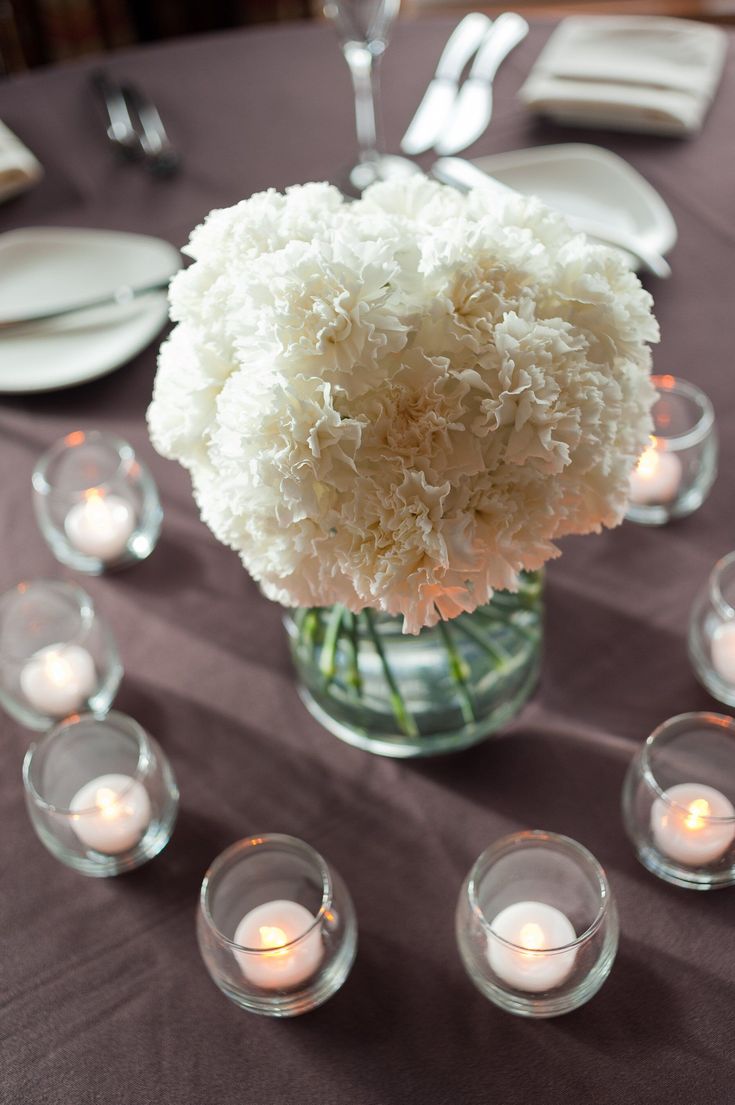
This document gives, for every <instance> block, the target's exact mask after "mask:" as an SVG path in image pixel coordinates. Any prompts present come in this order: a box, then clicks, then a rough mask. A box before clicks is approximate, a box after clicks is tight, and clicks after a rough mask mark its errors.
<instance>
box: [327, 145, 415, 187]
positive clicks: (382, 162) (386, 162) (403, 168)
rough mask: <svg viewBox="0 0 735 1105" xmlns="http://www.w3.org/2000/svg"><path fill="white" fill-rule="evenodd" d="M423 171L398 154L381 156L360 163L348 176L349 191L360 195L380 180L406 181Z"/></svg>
mask: <svg viewBox="0 0 735 1105" xmlns="http://www.w3.org/2000/svg"><path fill="white" fill-rule="evenodd" d="M420 172H421V169H420V168H419V166H418V165H417V164H416V163H415V162H414V161H409V159H408V158H407V157H398V156H397V155H396V154H381V155H380V156H379V157H376V158H372V159H369V160H365V161H360V162H358V164H357V165H355V166H354V167H353V168H352V169H350V171H349V173H348V174H347V184H348V190H349V191H350V192H352V193H353V194H356V195H359V194H360V193H361V192H364V191H365V189H366V188H369V187H370V185H371V184H375V183H376V181H379V180H405V179H406V177H410V176H415V174H416V173H420ZM346 190H347V189H346Z"/></svg>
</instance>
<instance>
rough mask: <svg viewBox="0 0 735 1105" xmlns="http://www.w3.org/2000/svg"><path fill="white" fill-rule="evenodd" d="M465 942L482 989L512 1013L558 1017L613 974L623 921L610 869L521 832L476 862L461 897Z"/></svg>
mask: <svg viewBox="0 0 735 1105" xmlns="http://www.w3.org/2000/svg"><path fill="white" fill-rule="evenodd" d="M456 931H457V943H458V946H459V953H460V956H461V958H462V962H463V963H464V966H465V968H466V970H467V973H468V974H469V976H470V978H471V979H472V981H473V982H474V984H475V986H476V987H477V988H478V990H479V991H480V992H481V993H482V994H484V995H485V997H487V998H489V999H490V1001H492V1002H494V1003H495V1005H498V1006H500V1008H501V1009H505V1010H506V1011H507V1012H509V1013H515V1014H517V1015H519V1016H522V1017H555V1016H558V1015H559V1014H561V1013H569V1012H570V1011H571V1010H572V1009H576V1008H577V1007H578V1006H580V1005H583V1004H584V1003H585V1002H586V1001H589V999H590V998H591V997H592V996H593V995H594V994H596V993H597V991H598V990H599V988H600V987H601V986H602V984H603V982H604V981H605V979H606V978H607V976H608V975H609V973H610V969H611V968H612V965H613V962H614V960H615V954H616V952H617V947H618V918H617V910H616V908H615V902H614V900H613V896H612V892H611V890H610V887H609V885H608V882H607V878H606V877H605V872H604V871H603V870H602V868H601V867H600V865H599V863H598V862H597V860H596V859H595V858H594V856H593V855H591V854H590V852H588V851H587V849H586V848H583V847H582V845H581V844H577V843H576V841H574V840H570V839H569V837H566V836H558V835H557V834H556V833H547V832H540V831H528V832H519V833H513V834H512V835H511V836H506V837H503V839H502V840H499V841H497V843H495V844H492V845H491V846H490V847H489V848H487V849H486V851H484V852H483V853H482V855H481V856H480V858H479V859H478V860H477V862H476V863H475V865H474V867H473V868H472V870H471V871H470V873H469V875H468V876H467V878H466V879H465V882H464V885H463V887H462V890H461V892H460V895H459V901H458V903H457V913H456Z"/></svg>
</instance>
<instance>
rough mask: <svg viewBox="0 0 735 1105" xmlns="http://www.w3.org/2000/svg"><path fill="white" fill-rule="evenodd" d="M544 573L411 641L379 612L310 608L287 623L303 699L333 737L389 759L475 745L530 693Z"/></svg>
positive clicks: (393, 620) (538, 656)
mask: <svg viewBox="0 0 735 1105" xmlns="http://www.w3.org/2000/svg"><path fill="white" fill-rule="evenodd" d="M542 584H543V576H542V573H540V572H534V573H524V574H523V576H522V580H521V587H520V589H519V590H518V591H517V592H515V593H511V592H508V591H497V592H496V593H495V594H494V596H493V599H492V601H491V602H490V603H488V604H487V605H486V606H482V607H479V608H478V609H477V610H475V611H473V612H472V613H471V614H462V615H460V616H459V617H458V618H454V619H453V620H452V621H449V622H439V624H438V625H436V626H434V627H432V628H431V629H423V630H422V631H421V632H420V633H419V634H417V635H415V636H413V635H409V634H404V633H403V632H402V619H401V618H400V617H392V616H389V615H386V614H378V613H375V612H374V611H372V610H363V611H362V612H361V613H360V614H357V615H356V614H351V613H350V612H349V611H347V610H345V609H344V608H343V607H342V606H331V607H313V608H310V609H302V610H298V611H297V612H295V613H294V614H291V615H288V616H287V618H286V620H285V622H286V628H287V631H288V634H289V641H290V646H291V655H292V658H293V662H294V665H295V667H296V672H297V675H298V679H299V693H300V694H301V697H302V699H303V701H304V702H305V704H306V706H307V708H308V709H309V711H310V712H311V713H312V714H313V715H314V717H315V718H316V719H317V721H319V722H320V723H321V724H322V725H323V726H324V727H325V728H326V729H328V730H329V731H330V732H331V733H334V734H335V736H337V737H340V738H341V739H342V740H344V741H346V742H347V743H348V744H353V745H355V746H356V747H358V748H363V749H365V750H366V751H368V752H375V753H377V754H379V755H382V756H398V757H408V756H432V755H437V754H439V753H444V752H455V751H459V750H460V749H462V748H467V747H469V746H470V745H473V744H477V743H478V742H479V741H481V740H483V739H484V738H485V737H487V736H488V735H489V734H490V733H494V732H496V731H497V730H498V729H500V728H501V727H502V726H504V725H507V723H508V722H509V721H511V719H512V718H513V717H514V716H515V715H516V714H517V713H518V711H519V710H520V709H521V707H522V706H523V705H524V703H525V702H526V701H527V699H528V698H529V696H530V695H531V692H532V691H533V689H534V687H535V685H536V682H537V679H538V675H539V669H540V660H541V641H542V628H543V627H542V615H543V605H542Z"/></svg>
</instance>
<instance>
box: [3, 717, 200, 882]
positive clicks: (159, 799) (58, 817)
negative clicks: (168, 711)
mask: <svg viewBox="0 0 735 1105" xmlns="http://www.w3.org/2000/svg"><path fill="white" fill-rule="evenodd" d="M23 783H24V786H25V793H26V805H27V807H28V813H29V815H30V818H31V823H32V824H33V827H34V829H35V830H36V833H37V834H38V836H39V838H40V839H41V841H42V842H43V844H45V846H46V847H47V848H48V850H49V851H50V852H51V853H52V854H53V855H54V856H56V857H57V859H60V860H61V862H62V863H65V864H66V865H67V866H68V867H73V868H74V869H75V870H76V871H81V872H82V874H84V875H94V876H99V877H105V876H108V875H120V874H122V873H123V872H125V871H132V870H133V868H135V867H140V865H141V864H143V863H146V862H147V861H148V860H149V859H152V858H153V857H154V856H157V855H158V853H159V852H161V851H162V850H163V848H165V846H166V844H167V843H168V841H169V839H170V837H171V833H172V832H173V827H174V823H175V821H176V813H177V810H178V804H179V792H178V789H177V787H176V782H175V779H174V776H173V772H172V770H171V767H170V765H169V762H168V760H167V759H166V757H165V756H164V754H163V752H162V751H161V749H160V747H159V746H158V744H157V742H156V741H155V740H154V739H153V737H151V736H150V735H149V734H148V733H146V731H145V730H144V729H143V728H142V726H140V725H138V723H137V722H136V721H133V719H132V718H130V717H127V716H126V715H125V714H121V713H117V712H115V711H113V712H112V713H110V714H108V715H107V717H106V718H99V717H95V716H94V715H93V714H82V715H81V716H74V717H71V718H68V719H67V720H66V721H64V722H62V723H61V724H60V725H57V726H56V727H55V728H54V729H52V730H51V731H50V732H48V733H47V734H46V735H45V736H43V737H41V738H40V739H39V740H38V741H37V743H35V744H32V745H31V746H30V748H29V749H28V752H27V753H26V757H25V760H24V762H23Z"/></svg>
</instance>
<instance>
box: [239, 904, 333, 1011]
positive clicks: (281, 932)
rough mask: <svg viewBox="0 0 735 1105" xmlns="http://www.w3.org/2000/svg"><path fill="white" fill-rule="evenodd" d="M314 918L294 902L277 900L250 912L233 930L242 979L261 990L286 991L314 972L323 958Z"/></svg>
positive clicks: (321, 945) (322, 949) (318, 928)
mask: <svg viewBox="0 0 735 1105" xmlns="http://www.w3.org/2000/svg"><path fill="white" fill-rule="evenodd" d="M315 920H316V918H315V917H314V916H313V914H311V913H310V912H309V910H308V909H306V908H305V907H304V906H302V905H300V904H299V903H298V902H290V901H284V900H278V901H273V902H265V903H264V904H263V905H260V906H257V907H256V908H255V909H251V910H250V912H249V913H247V914H246V915H245V916H244V917H243V919H242V920H241V921H240V923H239V924H238V926H237V928H236V929H235V936H234V941H235V943H236V944H239V945H240V946H241V947H242V948H243V949H245V948H250V949H251V951H245V950H242V951H236V952H235V956H236V958H237V961H238V963H239V964H240V969H241V970H242V973H243V975H244V976H245V978H247V979H248V980H249V981H250V982H253V983H255V985H256V986H260V987H261V988H262V989H264V990H287V989H291V988H292V987H294V986H298V985H299V984H300V983H302V982H306V980H307V979H309V978H311V976H312V975H313V974H314V973H315V972H316V970H317V969H318V967H319V964H320V963H321V961H322V958H323V956H324V947H323V944H322V935H321V929H320V927H319V926H318V925H317V926H315V925H314V922H315Z"/></svg>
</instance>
